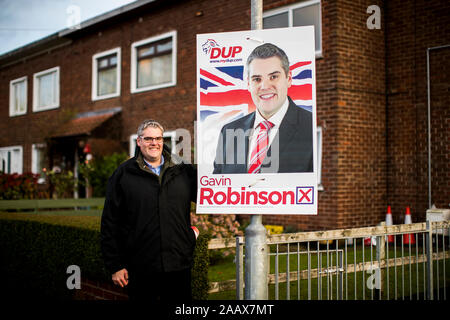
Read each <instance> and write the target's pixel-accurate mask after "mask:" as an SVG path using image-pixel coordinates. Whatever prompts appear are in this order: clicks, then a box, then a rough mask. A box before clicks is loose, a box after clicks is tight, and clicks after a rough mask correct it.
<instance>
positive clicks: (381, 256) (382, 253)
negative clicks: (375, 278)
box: [376, 221, 387, 300]
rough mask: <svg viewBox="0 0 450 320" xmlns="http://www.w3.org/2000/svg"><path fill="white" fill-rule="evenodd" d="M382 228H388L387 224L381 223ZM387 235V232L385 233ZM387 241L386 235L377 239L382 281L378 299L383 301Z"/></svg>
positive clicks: (380, 281) (377, 257) (380, 280)
mask: <svg viewBox="0 0 450 320" xmlns="http://www.w3.org/2000/svg"><path fill="white" fill-rule="evenodd" d="M380 225H381V226H383V227H384V226H386V222H384V221H383V222H381V224H380ZM385 233H386V232H385ZM386 239H387V236H386V234H385V235H384V236H378V237H377V256H376V259H377V261H378V267H379V268H380V279H379V284H380V288H379V289H378V290H377V291H378V292H377V293H378V297H379V299H380V300H381V296H382V292H383V290H384V269H383V266H384V265H385V262H386V261H385V258H386V249H385V248H386V247H385V245H386Z"/></svg>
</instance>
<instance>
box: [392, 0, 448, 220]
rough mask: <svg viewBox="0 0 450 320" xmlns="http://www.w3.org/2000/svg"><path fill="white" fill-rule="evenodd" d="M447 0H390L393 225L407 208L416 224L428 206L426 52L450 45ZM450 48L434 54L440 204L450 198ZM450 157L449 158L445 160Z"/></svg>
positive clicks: (435, 154)
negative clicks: (429, 49) (407, 207)
mask: <svg viewBox="0 0 450 320" xmlns="http://www.w3.org/2000/svg"><path fill="white" fill-rule="evenodd" d="M449 10H450V3H448V2H447V1H425V0H418V1H414V2H413V1H389V2H387V13H386V14H387V17H388V18H387V20H388V23H387V26H386V27H387V44H388V46H387V66H388V187H387V190H388V203H389V204H391V205H392V213H393V219H394V223H395V222H397V223H402V222H403V221H404V220H403V219H404V212H405V208H406V206H410V207H411V213H412V220H413V222H416V221H424V220H425V213H426V209H427V208H428V176H427V175H428V174H427V172H428V160H427V158H428V149H427V139H428V138H427V75H426V50H427V48H428V47H435V46H441V45H448V44H450V16H449V14H448V12H449ZM448 57H449V48H447V49H442V50H436V51H432V52H431V60H430V67H431V68H430V69H431V84H432V96H431V99H432V117H431V119H432V132H433V134H432V139H433V141H432V145H433V147H432V159H433V167H432V176H433V182H432V187H433V190H434V199H433V200H434V201H433V202H435V203H436V205H437V206H440V207H444V208H448V199H449V196H450V194H449V188H448V181H449V179H448V178H449V150H450V148H449V140H450V139H449V131H448V130H449V127H450V126H449V122H448V121H449V120H448V119H449V113H448V112H449V111H448V110H449V108H448V106H449V104H450V101H449V99H450V95H449V94H448V87H449V85H448V84H449V78H448V70H449V68H450V62H449V61H450V60H449V59H448ZM445 159H446V160H445Z"/></svg>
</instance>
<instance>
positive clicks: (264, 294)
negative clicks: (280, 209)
mask: <svg viewBox="0 0 450 320" xmlns="http://www.w3.org/2000/svg"><path fill="white" fill-rule="evenodd" d="M261 221H262V216H261V215H253V216H252V217H251V223H250V225H249V226H248V227H247V228H246V229H245V299H246V300H267V299H268V286H267V274H268V270H267V237H266V229H265V228H264V226H263V225H262V223H261Z"/></svg>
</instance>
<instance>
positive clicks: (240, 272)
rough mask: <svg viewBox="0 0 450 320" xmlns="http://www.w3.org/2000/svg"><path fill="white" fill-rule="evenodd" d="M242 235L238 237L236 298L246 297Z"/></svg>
mask: <svg viewBox="0 0 450 320" xmlns="http://www.w3.org/2000/svg"><path fill="white" fill-rule="evenodd" d="M242 243H243V241H242V237H236V300H243V299H244V248H243V246H242Z"/></svg>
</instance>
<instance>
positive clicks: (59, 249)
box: [0, 213, 209, 300]
mask: <svg viewBox="0 0 450 320" xmlns="http://www.w3.org/2000/svg"><path fill="white" fill-rule="evenodd" d="M95 218H97V219H95ZM99 225H100V219H99V218H98V217H59V216H57V217H51V216H38V215H33V214H7V213H0V261H1V264H0V272H1V274H2V278H3V279H4V280H5V279H6V283H2V291H3V292H4V293H6V294H7V295H8V296H9V298H14V299H16V298H18V299H24V298H28V299H33V300H36V299H54V300H71V299H72V298H73V295H74V293H75V292H74V290H69V289H67V285H66V281H67V278H68V277H69V276H70V274H67V267H68V266H70V265H77V266H79V267H80V270H81V276H82V277H83V278H88V279H91V280H98V281H106V282H110V281H111V275H110V274H109V273H108V272H107V271H106V269H105V266H104V263H103V260H102V257H101V253H100V232H99ZM208 242H209V236H207V235H206V236H205V235H200V236H199V238H198V240H197V245H196V249H195V252H194V266H193V269H192V291H193V298H194V299H196V300H204V299H207V297H208V260H209V259H208V249H207V248H208Z"/></svg>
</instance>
